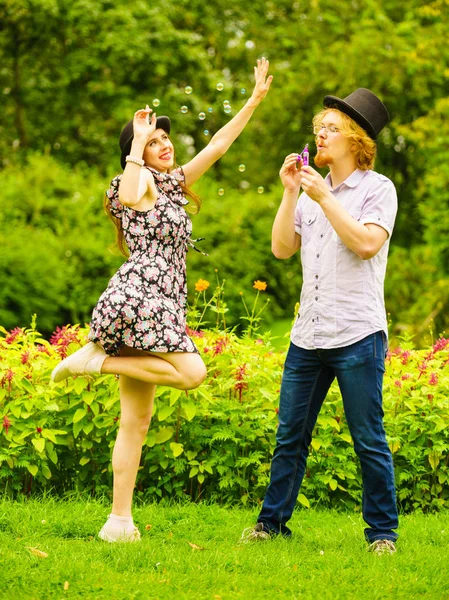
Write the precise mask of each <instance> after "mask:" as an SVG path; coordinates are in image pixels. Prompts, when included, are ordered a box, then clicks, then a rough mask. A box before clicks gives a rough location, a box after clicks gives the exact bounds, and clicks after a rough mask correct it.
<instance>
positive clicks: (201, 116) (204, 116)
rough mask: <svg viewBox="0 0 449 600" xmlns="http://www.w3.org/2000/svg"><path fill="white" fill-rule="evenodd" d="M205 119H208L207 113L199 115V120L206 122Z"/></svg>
mask: <svg viewBox="0 0 449 600" xmlns="http://www.w3.org/2000/svg"><path fill="white" fill-rule="evenodd" d="M205 118H206V113H204V112H200V113H199V115H198V119H199V120H200V121H204V119H205Z"/></svg>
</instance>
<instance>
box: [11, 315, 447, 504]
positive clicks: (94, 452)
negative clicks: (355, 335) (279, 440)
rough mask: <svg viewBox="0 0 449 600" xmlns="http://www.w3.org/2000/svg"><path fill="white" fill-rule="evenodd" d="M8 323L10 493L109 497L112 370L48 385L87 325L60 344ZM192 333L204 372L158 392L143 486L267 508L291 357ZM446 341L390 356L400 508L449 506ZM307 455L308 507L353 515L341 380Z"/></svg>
mask: <svg viewBox="0 0 449 600" xmlns="http://www.w3.org/2000/svg"><path fill="white" fill-rule="evenodd" d="M251 324H253V322H251ZM0 331H1V338H0V465H1V466H0V477H1V478H2V480H3V484H4V488H5V489H6V490H7V491H9V492H10V493H11V494H12V495H14V494H17V493H24V494H29V493H33V492H39V491H42V490H46V489H51V490H53V491H54V492H55V493H57V494H61V495H63V494H65V493H68V492H70V491H73V490H76V491H88V492H90V493H92V494H98V493H105V492H109V490H110V487H111V466H110V459H111V451H112V447H113V445H114V440H115V436H116V433H117V428H118V421H119V418H120V409H119V393H118V381H117V378H115V377H112V376H100V377H97V378H95V379H93V380H88V379H86V378H83V377H78V378H76V379H71V380H69V381H68V382H67V383H66V384H64V385H62V384H58V385H55V384H52V383H50V382H49V377H50V373H51V370H52V369H53V367H54V366H55V364H56V363H57V361H58V360H59V358H60V357H61V356H65V355H66V353H67V352H69V353H70V352H72V351H74V350H76V349H77V348H78V347H79V345H80V343H84V341H85V338H86V334H87V330H86V329H82V328H79V327H76V326H75V327H64V328H62V329H59V330H58V331H57V332H56V333H55V334H54V336H53V337H52V339H51V343H49V342H47V341H46V340H44V339H42V338H41V337H40V334H39V333H38V332H37V331H36V329H35V327H33V326H32V327H31V328H30V329H26V330H25V329H19V328H16V329H15V330H13V331H10V332H8V331H6V330H5V329H3V328H1V329H0ZM192 335H193V336H194V339H195V341H196V343H197V344H198V348H199V349H200V351H201V354H202V356H203V357H204V360H205V362H206V364H207V368H208V373H209V375H208V379H207V380H206V382H205V383H204V384H203V385H202V386H200V387H199V388H198V389H196V390H193V391H189V392H188V393H186V392H181V391H178V390H174V389H169V388H164V387H158V388H157V394H156V401H155V410H154V417H153V423H152V425H151V427H150V430H149V433H148V435H147V438H146V441H145V445H144V449H143V455H142V461H141V468H140V470H139V474H138V480H137V494H138V495H139V496H140V497H141V498H142V499H145V500H154V499H158V498H180V499H181V498H191V499H193V500H214V501H219V502H227V503H243V504H246V503H248V502H251V503H252V502H258V501H260V500H261V499H262V498H263V494H264V491H265V488H266V485H267V483H268V478H269V468H270V460H271V455H272V451H273V449H274V444H275V432H276V426H277V402H278V392H279V387H280V382H281V374H282V365H283V361H284V353H283V352H275V351H274V350H273V347H272V345H271V342H270V339H269V336H268V335H265V336H263V337H260V338H259V337H257V336H255V337H250V336H248V335H246V336H244V337H241V338H239V337H237V336H236V335H235V334H233V333H230V332H220V331H217V330H214V331H212V330H207V331H200V332H195V331H193V332H192ZM285 344H286V345H287V340H285ZM448 349H449V340H447V339H444V338H440V339H439V340H438V341H437V342H435V344H434V345H433V346H432V347H431V348H429V349H427V350H420V351H417V350H412V349H407V345H405V346H404V348H402V349H401V348H398V349H396V350H394V351H392V352H390V353H389V355H388V359H387V365H386V368H387V371H386V377H385V385H384V391H385V401H384V408H385V424H386V430H387V435H388V439H389V444H390V447H391V449H392V452H393V454H394V460H395V467H396V481H397V488H398V500H399V503H400V506H401V508H402V509H403V510H411V509H421V510H423V511H427V510H438V509H441V508H447V507H448V506H449V489H448V487H447V481H448V477H449V469H448V459H449V453H448V441H449V427H448V426H449V394H448V391H449V366H448V365H449V353H448ZM310 451H311V452H310V457H309V461H308V466H307V473H306V477H305V479H304V485H303V487H302V490H301V495H300V496H299V502H300V503H301V504H302V505H304V506H310V505H315V506H316V505H318V504H321V505H325V506H340V507H341V506H346V507H350V508H353V509H358V508H359V507H360V503H361V476H360V470H359V466H358V461H357V459H356V457H355V454H354V451H353V446H352V442H351V438H350V435H349V431H348V427H347V425H346V422H345V419H344V415H343V406H342V402H341V398H340V394H339V391H338V388H337V387H336V385H335V384H334V385H333V387H332V388H331V391H330V393H329V396H328V398H327V400H326V402H325V404H324V406H323V409H322V411H321V414H320V416H319V419H318V423H317V426H316V429H315V432H314V436H313V441H312V444H311V448H310Z"/></svg>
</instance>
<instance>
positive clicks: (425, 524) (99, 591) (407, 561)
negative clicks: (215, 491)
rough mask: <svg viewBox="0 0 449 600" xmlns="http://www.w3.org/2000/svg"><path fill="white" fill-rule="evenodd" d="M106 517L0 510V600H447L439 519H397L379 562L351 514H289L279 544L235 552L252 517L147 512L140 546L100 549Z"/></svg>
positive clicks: (36, 508)
mask: <svg viewBox="0 0 449 600" xmlns="http://www.w3.org/2000/svg"><path fill="white" fill-rule="evenodd" d="M107 512H108V508H107V505H106V504H103V503H101V502H99V501H83V500H79V499H77V500H70V501H56V500H53V499H42V500H30V501H22V502H11V501H9V500H0V598H2V599H3V598H5V599H6V598H7V599H8V600H11V599H13V600H44V599H52V600H53V599H57V600H60V599H65V598H83V599H88V600H90V599H92V600H100V599H101V600H103V599H104V600H106V599H108V600H111V599H114V600H115V599H117V600H118V599H120V600H124V599H136V600H137V599H139V600H146V599H152V600H153V599H155V600H156V599H157V600H159V599H161V600H165V599H167V600H178V599H180V600H181V599H187V598H188V599H189V600H190V599H195V600H202V599H208V600H220V599H221V600H228V599H229V600H231V599H234V598H235V599H240V598H242V599H250V600H259V599H267V598H268V599H270V600H271V599H272V600H275V599H277V598H286V599H289V600H294V599H308V598H310V599H314V600H315V599H320V600H321V599H326V598H329V599H330V598H332V599H334V598H341V599H345V600H346V599H351V598H354V599H355V598H357V599H364V598H367V599H368V598H369V599H370V600H376V599H380V598H388V599H389V598H431V599H432V600H435V599H443V598H444V599H446V598H447V599H449V566H448V563H449V561H448V556H449V513H442V514H438V515H437V514H434V515H420V514H412V515H406V516H403V517H402V519H401V525H400V530H399V533H400V542H399V543H398V552H397V553H396V554H395V555H388V556H381V557H379V556H375V555H372V554H370V553H368V552H366V544H365V542H364V540H363V534H362V532H363V526H364V525H363V521H362V519H361V517H360V515H358V514H348V513H339V512H333V511H318V510H317V511H307V510H299V511H298V512H297V513H296V514H295V516H294V518H293V519H292V522H291V524H292V529H293V531H294V534H295V535H294V538H292V539H291V540H284V539H275V540H272V541H269V542H259V543H252V544H239V543H238V541H239V538H240V535H241V531H242V530H243V529H244V528H245V527H247V526H249V525H251V524H252V523H253V522H254V521H255V517H256V514H257V512H256V511H255V510H248V509H230V508H223V507H220V506H217V505H211V506H207V505H195V504H185V505H170V506H169V505H149V506H142V507H139V508H136V510H135V515H134V518H135V522H136V524H137V525H138V526H139V528H140V530H141V532H142V541H141V542H140V543H135V544H107V543H105V542H101V541H100V540H98V539H97V538H96V533H97V532H98V530H99V529H100V527H101V525H102V524H103V521H104V520H105V518H106V516H107ZM30 548H32V549H33V548H34V549H37V550H39V551H41V552H44V553H46V554H47V555H48V556H47V557H40V556H36V555H35V550H30Z"/></svg>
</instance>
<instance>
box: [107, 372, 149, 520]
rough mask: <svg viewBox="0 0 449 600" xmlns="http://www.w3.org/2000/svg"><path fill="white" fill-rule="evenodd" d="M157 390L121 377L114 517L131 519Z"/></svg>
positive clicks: (115, 447) (114, 461)
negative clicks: (132, 505)
mask: <svg viewBox="0 0 449 600" xmlns="http://www.w3.org/2000/svg"><path fill="white" fill-rule="evenodd" d="M155 390H156V386H155V385H153V384H150V383H144V382H142V381H136V380H135V379H130V378H129V377H126V376H122V377H120V404H121V417H120V429H119V432H118V435H117V441H116V442H115V446H114V451H113V454H112V469H113V471H114V492H113V505H112V513H113V514H114V515H118V516H121V517H129V516H131V503H132V496H133V491H134V485H135V483H136V476H137V471H138V468H139V463H140V456H141V453H142V444H143V442H144V440H145V436H146V434H147V431H148V427H149V424H150V421H151V414H152V410H153V400H154V393H155Z"/></svg>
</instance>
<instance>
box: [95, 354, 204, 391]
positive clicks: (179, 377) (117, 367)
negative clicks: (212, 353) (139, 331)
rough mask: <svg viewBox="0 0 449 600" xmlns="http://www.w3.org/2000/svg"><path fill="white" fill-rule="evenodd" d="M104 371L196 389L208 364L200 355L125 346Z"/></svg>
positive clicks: (145, 380) (106, 363)
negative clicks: (144, 349) (205, 364)
mask: <svg viewBox="0 0 449 600" xmlns="http://www.w3.org/2000/svg"><path fill="white" fill-rule="evenodd" d="M101 372H102V373H104V374H115V375H125V376H126V377H130V378H132V379H137V380H138V381H142V382H145V383H152V384H155V385H166V386H169V387H174V388H177V389H179V390H190V389H193V388H196V387H198V386H199V385H200V384H201V383H202V382H203V381H204V379H205V378H206V367H205V366H204V363H203V360H202V358H201V357H200V355H199V354H196V353H193V352H192V353H190V352H166V353H163V352H159V353H156V352H155V353H148V352H142V351H141V350H135V349H132V348H125V349H124V351H122V355H121V356H117V357H115V356H108V357H107V358H106V359H105V361H104V362H103V365H102V367H101Z"/></svg>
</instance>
